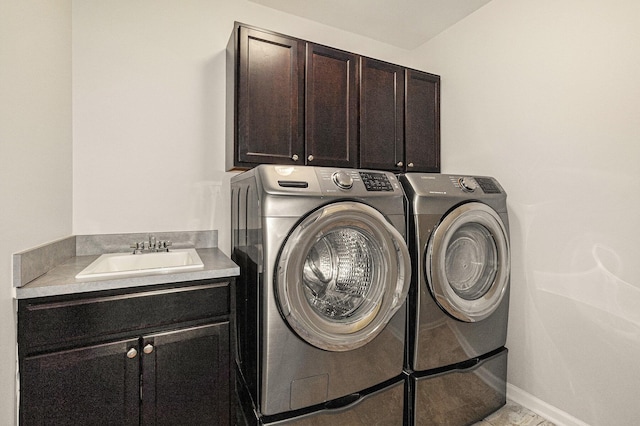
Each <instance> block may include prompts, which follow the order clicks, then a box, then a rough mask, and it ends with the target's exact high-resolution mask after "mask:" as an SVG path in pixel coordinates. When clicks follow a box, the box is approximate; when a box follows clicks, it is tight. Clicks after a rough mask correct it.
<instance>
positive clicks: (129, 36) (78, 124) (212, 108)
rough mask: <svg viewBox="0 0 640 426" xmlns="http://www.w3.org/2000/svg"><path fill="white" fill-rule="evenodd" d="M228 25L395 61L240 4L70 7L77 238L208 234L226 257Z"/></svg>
mask: <svg viewBox="0 0 640 426" xmlns="http://www.w3.org/2000/svg"><path fill="white" fill-rule="evenodd" d="M234 21H239V22H243V23H246V24H250V25H255V26H258V27H262V28H267V29H270V30H273V31H277V32H281V33H284V34H288V35H293V36H297V37H300V38H303V39H308V40H313V41H316V42H319V43H324V44H327V45H330V46H334V47H338V48H342V49H345V50H350V51H356V52H359V53H364V54H369V55H370V56H374V57H379V58H381V59H386V60H389V61H394V60H397V59H398V58H397V56H398V49H397V48H394V47H392V46H389V45H385V44H382V43H377V42H373V41H372V40H369V39H366V38H363V37H359V36H356V35H354V34H349V33H346V32H343V31H339V30H336V29H332V28H329V27H326V26H323V25H320V24H317V23H314V22H311V21H308V20H304V19H301V18H297V17H294V16H292V15H287V14H284V13H282V12H279V11H275V10H273V9H269V8H266V7H263V6H260V5H257V4H255V3H251V2H247V1H245V0H241V1H238V0H234V1H210V0H189V1H180V2H177V1H176V2H169V1H163V2H158V1H154V0H139V1H135V2H131V1H125V0H120V1H109V2H86V1H75V2H73V76H74V77H73V108H74V116H73V118H74V124H73V129H74V130H73V157H74V179H73V182H74V208H73V218H74V219H73V231H74V233H75V234H94V233H119V232H146V231H157V230H167V231H170V230H199V229H218V230H219V238H220V246H221V248H222V249H223V250H225V251H226V252H228V250H229V245H230V242H229V241H230V240H229V235H230V233H229V227H230V224H229V203H228V200H229V198H230V196H229V194H228V189H227V188H228V179H229V174H226V173H224V146H225V145H224V138H225V128H224V125H225V48H226V45H227V41H228V40H229V36H230V34H231V31H232V28H233V22H234ZM400 53H401V52H400Z"/></svg>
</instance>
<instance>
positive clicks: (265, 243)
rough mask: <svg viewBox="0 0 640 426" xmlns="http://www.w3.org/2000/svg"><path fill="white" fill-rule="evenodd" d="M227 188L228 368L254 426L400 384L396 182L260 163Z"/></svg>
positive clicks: (405, 257) (403, 288)
mask: <svg viewBox="0 0 640 426" xmlns="http://www.w3.org/2000/svg"><path fill="white" fill-rule="evenodd" d="M231 193H232V258H233V259H234V260H235V261H236V263H238V265H239V266H240V268H241V275H240V277H239V280H238V282H237V294H236V324H237V327H236V339H235V340H236V342H237V347H236V363H237V365H238V375H239V376H240V377H241V379H242V380H241V384H242V387H243V388H245V389H246V395H247V398H244V399H245V400H249V401H251V405H252V406H253V407H254V408H253V410H255V411H256V413H257V416H258V418H259V419H260V422H262V423H265V424H267V423H269V421H271V420H273V419H276V420H278V421H280V420H282V419H285V418H286V417H287V416H289V415H290V414H291V415H293V414H300V412H301V411H300V410H310V409H316V408H318V407H321V406H323V405H324V406H326V407H330V408H332V409H336V408H339V406H341V405H344V406H347V405H351V404H353V403H354V402H355V400H356V399H358V398H359V395H360V393H361V392H362V391H363V390H365V389H371V388H373V387H375V386H377V385H380V384H382V383H385V382H387V381H389V380H393V379H394V378H397V377H400V375H402V374H403V360H404V346H405V327H406V321H405V319H406V318H405V316H406V296H407V293H408V290H409V285H410V276H411V263H410V255H409V252H408V249H407V245H406V243H405V238H404V237H405V230H406V221H405V212H404V192H403V190H402V186H401V185H400V183H399V181H398V180H397V178H396V177H395V176H394V175H393V174H392V173H390V172H381V171H371V170H357V169H334V168H325V167H306V166H300V167H295V166H279V165H260V166H258V167H256V168H254V169H251V170H249V171H247V172H244V173H242V174H239V175H237V176H234V177H233V178H232V179H231ZM240 393H242V392H240ZM396 409H397V410H400V411H399V412H400V413H402V409H403V407H402V404H398V407H396Z"/></svg>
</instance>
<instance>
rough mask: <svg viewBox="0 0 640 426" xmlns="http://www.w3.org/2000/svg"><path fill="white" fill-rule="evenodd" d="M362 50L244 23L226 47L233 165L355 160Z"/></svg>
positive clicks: (346, 164) (229, 156)
mask: <svg viewBox="0 0 640 426" xmlns="http://www.w3.org/2000/svg"><path fill="white" fill-rule="evenodd" d="M356 63H357V56H356V55H354V54H351V53H348V52H343V51H340V50H336V49H330V48H327V47H325V46H320V45H316V44H313V43H307V42H305V41H304V40H298V39H295V38H292V37H288V36H283V35H280V34H274V33H271V32H268V31H262V30H258V29H255V28H251V27H246V26H237V27H236V29H235V31H234V33H233V34H232V37H231V39H230V40H229V45H228V46H227V120H228V121H227V160H226V163H227V169H234V168H250V167H253V166H255V165H257V164H264V163H266V164H299V165H304V164H308V165H318V166H329V165H334V166H340V167H355V166H356V164H357V137H358V135H357V111H358V110H357V108H358V104H357V102H358V99H357V93H358V91H357V89H356V84H357V82H358V79H357V74H356V72H357V67H356Z"/></svg>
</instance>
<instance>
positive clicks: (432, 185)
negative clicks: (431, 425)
mask: <svg viewBox="0 0 640 426" xmlns="http://www.w3.org/2000/svg"><path fill="white" fill-rule="evenodd" d="M400 180H401V182H402V184H403V186H404V189H405V192H406V193H407V198H408V201H409V220H408V223H409V234H410V238H409V247H410V252H411V257H412V264H413V275H412V286H411V290H410V296H409V304H410V306H409V315H408V336H409V338H408V342H407V343H408V345H407V365H406V367H407V369H408V371H410V372H411V374H412V379H413V391H412V395H413V396H414V399H415V400H414V404H413V407H414V410H413V411H414V412H413V414H412V416H413V418H414V420H415V422H416V424H422V423H424V422H425V421H432V422H435V423H438V422H440V421H443V419H453V418H454V417H452V413H454V412H455V413H456V416H455V418H457V419H459V420H458V421H455V420H452V421H453V422H454V423H453V424H457V423H459V424H468V423H471V422H473V421H476V420H480V419H481V418H482V416H484V415H486V414H488V413H490V412H492V411H494V410H496V409H497V408H499V407H500V406H501V405H503V404H504V402H505V393H506V362H507V351H506V349H505V348H504V345H505V343H506V337H507V322H508V311H509V276H510V258H511V256H510V249H509V223H508V215H507V205H506V197H507V196H506V193H505V191H504V190H503V189H502V187H501V186H500V184H499V183H498V182H497V181H496V180H495V179H494V178H491V177H481V176H477V177H473V176H459V175H455V176H454V175H443V174H427V173H410V174H406V175H403V176H401V177H400ZM445 384H446V385H445ZM449 393H450V394H449ZM483 398H486V400H484V399H483ZM442 401H446V403H443V402H442ZM483 401H484V402H483Z"/></svg>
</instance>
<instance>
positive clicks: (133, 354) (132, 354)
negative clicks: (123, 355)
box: [127, 348, 138, 359]
mask: <svg viewBox="0 0 640 426" xmlns="http://www.w3.org/2000/svg"><path fill="white" fill-rule="evenodd" d="M136 355H138V351H137V350H136V348H131V349H129V351H128V352H127V358H131V359H133V358H135V357H136Z"/></svg>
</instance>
